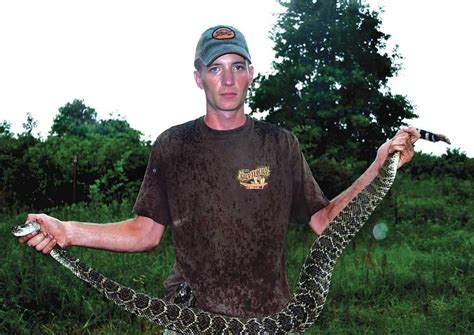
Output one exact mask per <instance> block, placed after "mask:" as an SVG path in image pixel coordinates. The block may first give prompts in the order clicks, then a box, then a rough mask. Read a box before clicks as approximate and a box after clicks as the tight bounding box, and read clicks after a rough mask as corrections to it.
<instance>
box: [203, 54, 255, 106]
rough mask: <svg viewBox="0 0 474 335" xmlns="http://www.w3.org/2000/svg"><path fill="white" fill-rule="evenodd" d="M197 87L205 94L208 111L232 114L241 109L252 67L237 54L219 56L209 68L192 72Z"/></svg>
mask: <svg viewBox="0 0 474 335" xmlns="http://www.w3.org/2000/svg"><path fill="white" fill-rule="evenodd" d="M194 79H195V80H196V83H197V85H198V86H199V87H200V88H202V89H203V90H204V92H205V93H206V101H207V106H208V109H209V108H211V109H212V110H214V111H216V112H233V111H238V110H240V109H243V106H244V102H245V98H246V97H247V90H248V87H249V85H250V84H251V83H252V80H253V67H252V66H250V65H249V63H248V62H246V61H245V59H244V58H243V57H242V56H240V55H237V54H226V55H223V56H220V57H219V58H217V59H216V60H215V61H213V62H212V63H211V64H210V65H209V66H207V67H203V68H202V69H201V70H200V71H195V72H194Z"/></svg>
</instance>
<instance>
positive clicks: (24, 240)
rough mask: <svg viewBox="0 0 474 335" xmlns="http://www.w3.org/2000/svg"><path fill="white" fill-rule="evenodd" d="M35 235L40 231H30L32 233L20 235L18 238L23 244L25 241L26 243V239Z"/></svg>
mask: <svg viewBox="0 0 474 335" xmlns="http://www.w3.org/2000/svg"><path fill="white" fill-rule="evenodd" d="M35 235H38V232H37V231H35V232H32V233H30V234H28V235H25V236H21V237H19V238H18V242H20V243H22V244H23V243H25V242H26V241H28V240H29V239H30V238H32V237H33V236H35Z"/></svg>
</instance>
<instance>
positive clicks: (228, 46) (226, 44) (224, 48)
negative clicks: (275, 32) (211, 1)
mask: <svg viewBox="0 0 474 335" xmlns="http://www.w3.org/2000/svg"><path fill="white" fill-rule="evenodd" d="M225 54H238V55H241V56H242V57H244V58H245V59H246V60H248V61H249V62H250V61H251V59H250V53H249V49H248V46H247V42H246V40H245V37H244V35H243V34H242V33H241V32H240V31H239V30H237V29H236V28H234V27H231V26H215V27H212V28H209V29H207V30H206V31H205V32H204V33H202V35H201V38H200V39H199V42H198V44H197V46H196V55H195V57H194V67H195V68H196V69H197V70H200V69H201V67H202V66H209V64H211V63H212V62H213V61H214V60H215V59H216V58H218V57H220V56H222V55H225Z"/></svg>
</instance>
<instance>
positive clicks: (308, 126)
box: [249, 0, 416, 196]
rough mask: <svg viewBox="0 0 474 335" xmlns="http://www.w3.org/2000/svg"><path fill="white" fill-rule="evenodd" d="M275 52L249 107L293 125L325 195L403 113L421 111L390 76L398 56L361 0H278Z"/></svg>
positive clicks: (362, 162) (356, 170)
mask: <svg viewBox="0 0 474 335" xmlns="http://www.w3.org/2000/svg"><path fill="white" fill-rule="evenodd" d="M280 3H281V4H282V5H283V6H285V7H286V8H287V10H286V12H284V13H282V14H280V16H279V18H278V21H277V23H276V25H275V29H274V30H273V34H272V39H273V41H274V43H275V46H274V50H275V53H276V60H275V61H274V62H273V70H272V72H271V73H270V74H268V75H259V76H258V77H257V78H256V80H255V82H254V85H253V86H252V89H251V92H250V95H249V105H250V108H251V109H252V113H263V115H266V116H265V120H266V121H269V122H272V123H276V124H280V125H282V126H283V127H285V128H287V129H289V130H291V131H292V132H294V133H295V134H296V135H297V137H298V138H299V140H300V142H301V143H302V149H303V151H304V153H305V156H306V158H307V160H308V162H309V164H310V166H311V167H312V169H313V172H314V173H315V175H316V176H317V179H318V181H319V182H320V184H322V186H323V188H324V189H325V190H326V192H327V193H328V195H330V196H332V195H335V194H337V193H339V191H340V190H341V189H343V188H345V187H346V186H347V184H348V183H349V182H351V181H352V179H353V178H354V177H355V176H356V175H358V174H360V173H361V172H362V170H363V169H364V168H365V167H366V166H367V164H368V162H369V161H370V160H372V159H373V157H374V156H375V152H376V149H377V148H378V147H379V146H380V144H381V143H383V141H384V140H385V139H387V138H388V137H389V136H392V135H393V133H394V132H395V130H396V129H398V128H399V127H400V125H402V124H403V120H405V119H410V118H413V117H416V115H415V114H414V113H413V107H412V106H411V104H410V103H409V102H408V100H407V99H406V97H404V96H401V95H394V94H392V93H391V92H390V89H389V88H388V87H387V81H388V79H389V78H390V77H392V76H394V75H395V74H396V73H397V71H398V70H399V68H400V66H399V64H398V62H399V60H400V59H401V56H400V55H399V54H398V53H397V52H396V50H394V51H392V53H391V54H388V53H387V52H386V51H385V47H386V41H387V40H388V38H389V36H388V35H386V34H384V33H382V32H381V31H380V30H379V29H380V24H381V20H380V18H379V14H378V13H377V12H375V11H371V10H370V9H369V8H367V7H365V6H362V5H360V4H359V2H358V1H349V2H347V1H337V0H313V1H312V0H286V1H284V0H281V1H280Z"/></svg>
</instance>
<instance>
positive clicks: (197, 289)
mask: <svg viewBox="0 0 474 335" xmlns="http://www.w3.org/2000/svg"><path fill="white" fill-rule="evenodd" d="M327 203H328V200H327V198H326V197H325V196H324V194H323V193H322V192H321V190H320V188H319V186H318V184H317V183H316V181H315V180H314V178H313V176H312V174H311V171H310V169H309V167H308V165H307V163H306V161H305V159H304V157H303V155H302V153H301V150H300V147H299V143H298V141H297V139H296V137H295V136H294V135H293V134H291V133H290V132H288V131H286V130H284V129H282V128H280V127H278V126H275V125H272V124H269V123H265V122H260V121H256V120H253V119H252V118H250V117H247V121H246V123H245V125H243V126H242V127H240V128H237V129H233V130H228V131H217V130H214V129H211V128H209V127H207V126H206V124H205V123H204V121H203V118H199V119H197V120H194V121H190V122H187V123H185V124H182V125H180V126H176V127H173V128H170V129H169V130H167V131H165V132H164V133H162V134H161V135H160V136H159V137H158V138H157V140H156V142H155V143H154V146H153V150H152V153H151V155H150V159H149V162H148V167H147V171H146V174H145V177H144V180H143V183H142V186H141V189H140V193H139V194H138V197H137V200H136V203H135V206H134V212H135V214H137V215H142V216H146V217H150V218H152V219H153V220H155V221H157V222H159V223H161V224H163V225H167V226H170V227H171V231H172V240H173V243H174V246H175V249H176V265H175V268H174V270H173V274H172V276H171V277H172V278H170V280H169V281H168V287H167V289H168V290H171V286H173V284H175V283H174V282H175V281H176V278H178V279H179V280H185V281H186V282H188V283H189V285H190V286H191V287H192V289H193V291H194V294H195V297H196V304H197V307H199V308H201V309H204V310H206V311H210V312H215V313H219V314H226V315H232V316H240V317H252V316H263V315H268V314H271V313H274V312H276V311H278V310H279V309H280V308H281V307H282V306H283V305H285V304H286V303H287V302H288V300H289V295H290V293H289V288H288V282H287V278H286V272H285V267H284V264H285V261H284V256H283V244H284V240H285V236H286V233H287V228H288V222H289V219H290V217H293V218H294V219H295V220H296V221H299V222H303V223H307V222H308V221H309V219H310V217H311V215H312V214H313V213H315V212H317V211H318V210H319V209H321V208H322V207H324V206H325V205H326V204H327Z"/></svg>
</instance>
